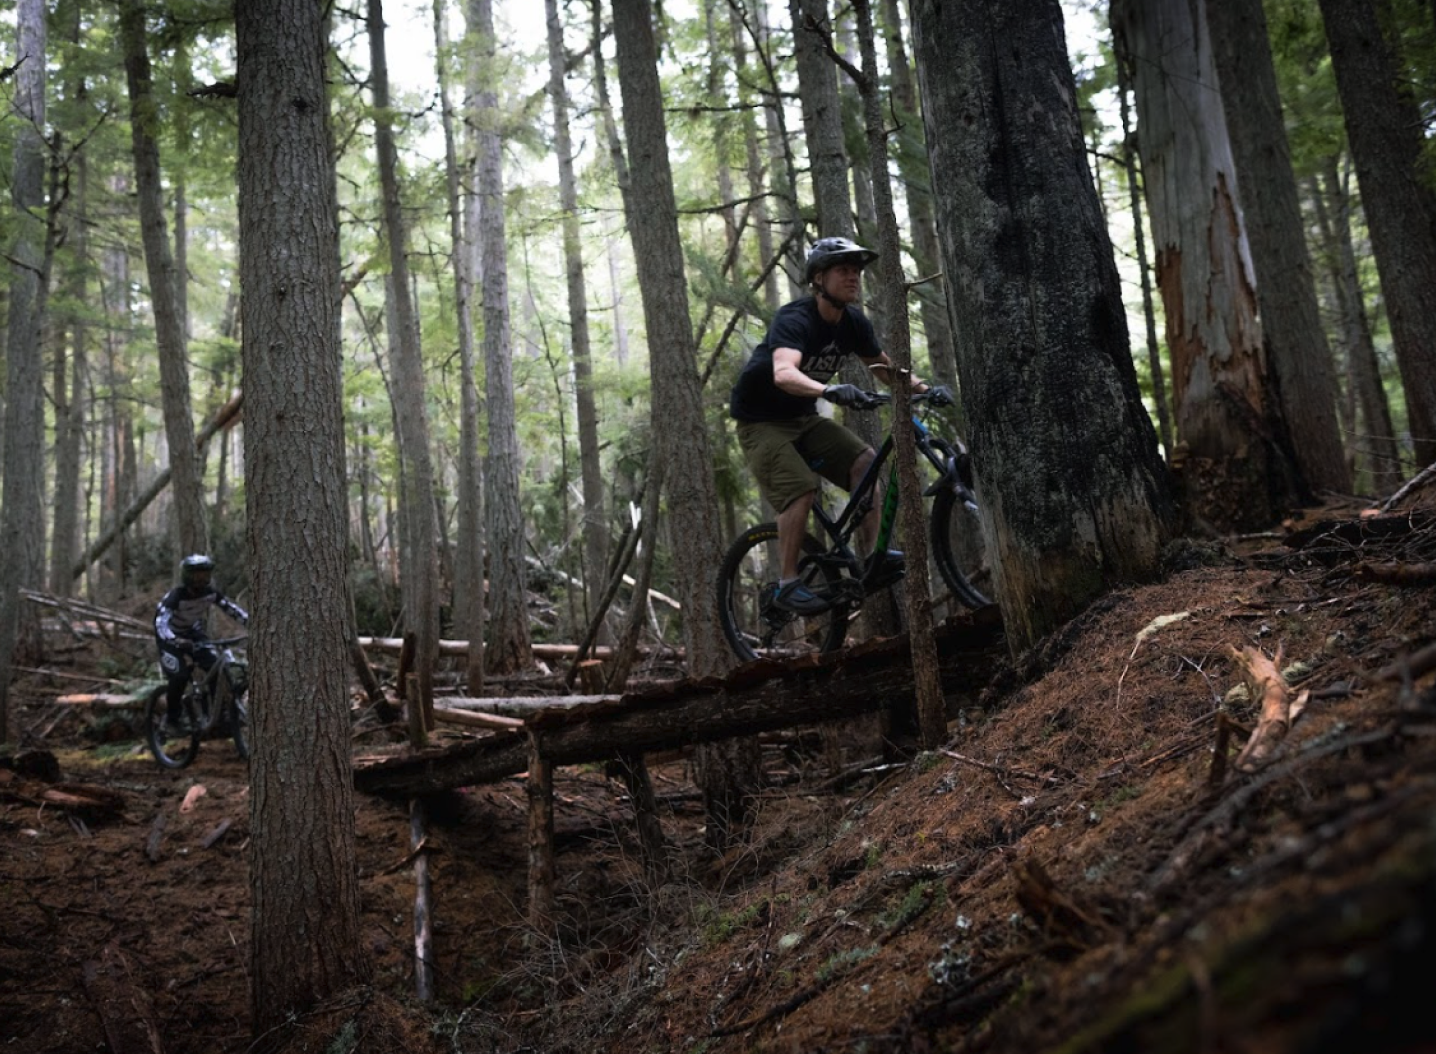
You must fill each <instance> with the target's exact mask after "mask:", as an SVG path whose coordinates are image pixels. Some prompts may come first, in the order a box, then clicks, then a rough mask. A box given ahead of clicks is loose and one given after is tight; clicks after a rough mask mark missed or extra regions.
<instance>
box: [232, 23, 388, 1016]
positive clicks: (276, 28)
mask: <svg viewBox="0 0 1436 1054" xmlns="http://www.w3.org/2000/svg"><path fill="white" fill-rule="evenodd" d="M235 15H236V19H235V21H236V36H237V53H238V77H237V86H238V92H239V143H240V150H239V220H240V223H239V226H240V281H241V284H242V286H243V289H244V300H243V305H242V311H243V324H242V327H241V328H242V332H243V342H244V343H243V355H244V387H245V400H246V402H247V403H248V408H247V412H246V415H245V428H244V441H245V468H246V471H247V488H246V489H247V501H248V517H247V525H248V539H247V543H248V560H249V574H250V580H251V582H252V583H253V595H254V610H253V620H252V623H251V631H250V638H251V650H250V653H251V655H253V657H254V658H253V667H252V681H251V688H250V700H251V712H250V717H251V720H252V722H253V724H254V730H255V736H254V754H253V757H252V758H251V760H250V764H249V778H250V788H251V795H250V829H251V832H252V843H251V846H250V854H249V869H250V891H251V896H252V903H253V911H252V913H251V923H250V926H251V948H250V958H251V964H250V978H251V991H250V1009H251V1027H252V1028H253V1032H254V1036H255V1037H256V1039H257V1038H258V1037H261V1036H267V1035H269V1033H270V1032H271V1031H272V1030H274V1029H276V1028H280V1027H282V1026H284V1025H285V1023H286V1022H288V1021H291V1020H293V1015H296V1014H302V1013H304V1012H305V1011H307V1010H309V1009H310V1008H311V1007H313V1006H314V1005H316V1004H317V1003H319V1002H321V1001H323V1000H325V999H329V998H332V997H334V996H335V995H337V994H339V993H340V992H343V991H346V990H348V989H351V988H354V987H357V986H360V985H362V984H363V983H364V982H365V981H366V980H367V979H368V977H369V970H370V967H369V963H368V961H367V958H366V956H365V952H364V949H363V945H362V942H361V939H360V938H361V930H360V925H359V881H358V871H357V869H356V866H355V859H354V857H355V840H354V786H353V781H352V779H351V778H350V773H349V693H348V684H349V667H348V654H347V651H346V644H345V628H346V621H347V620H346V619H345V617H344V615H343V612H344V605H345V603H346V594H345V585H344V584H345V571H346V552H347V524H348V503H347V496H346V495H347V489H348V488H347V484H346V481H345V471H344V424H343V415H342V400H343V376H342V372H341V344H340V337H339V308H340V303H339V298H340V292H339V288H340V287H339V209H338V204H337V200H336V193H335V181H334V146H333V142H332V140H331V137H330V134H329V99H328V95H327V91H326V86H325V57H326V47H325V45H326V40H327V34H326V26H325V23H324V15H323V8H322V7H320V6H319V5H316V4H312V3H307V2H304V0H246V2H245V3H243V4H239V5H237V7H236V10H235ZM296 611H315V612H321V613H323V614H322V615H321V616H320V617H317V618H313V619H310V620H307V623H306V625H305V627H304V632H303V633H296V632H294V624H293V623H294V613H295V612H296Z"/></svg>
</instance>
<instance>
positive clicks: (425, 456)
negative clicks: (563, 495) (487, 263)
mask: <svg viewBox="0 0 1436 1054" xmlns="http://www.w3.org/2000/svg"><path fill="white" fill-rule="evenodd" d="M368 20H369V56H370V70H371V73H370V80H371V86H372V90H373V93H374V147H375V152H376V154H377V155H378V161H379V184H380V187H381V188H382V190H383V197H384V208H383V214H384V235H385V238H386V240H387V242H388V250H389V273H390V279H391V281H390V283H389V284H390V295H391V297H392V299H391V303H392V305H393V325H392V327H391V330H392V332H391V333H390V337H391V342H392V346H393V349H394V351H393V357H394V364H393V371H394V378H393V388H394V415H395V419H396V421H397V423H398V429H397V430H398V441H399V442H398V446H399V479H400V486H401V487H402V493H403V496H402V498H401V501H400V505H401V512H400V515H401V516H402V517H403V521H404V547H403V549H401V553H402V552H404V551H407V552H408V554H409V559H408V561H405V562H403V563H402V564H401V566H400V582H401V585H402V589H403V593H404V608H405V613H406V615H407V617H408V624H409V626H410V627H411V629H412V631H413V633H414V634H415V635H416V653H415V657H414V672H415V673H416V674H417V675H418V678H419V692H420V699H421V701H422V703H423V710H424V723H425V725H426V726H427V725H432V717H433V715H432V709H433V705H434V665H435V663H436V662H437V661H438V658H439V556H438V551H437V543H436V541H435V535H436V524H435V522H434V471H433V466H432V461H431V457H430V453H429V416H428V411H427V410H426V409H425V405H424V404H425V398H424V389H425V382H424V361H423V353H422V351H421V349H420V343H419V318H418V315H417V313H416V312H415V310H414V298H413V292H412V287H411V285H410V283H409V255H408V249H409V235H408V226H407V224H406V222H405V219H404V211H403V206H402V202H401V200H400V193H399V157H398V151H397V149H396V148H395V145H394V128H393V116H392V114H391V113H390V111H389V64H388V59H387V56H386V53H385V41H384V31H385V26H384V6H383V3H382V0H369V7H368ZM411 727H416V726H415V725H414V723H413V715H411Z"/></svg>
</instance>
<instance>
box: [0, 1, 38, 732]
mask: <svg viewBox="0 0 1436 1054" xmlns="http://www.w3.org/2000/svg"><path fill="white" fill-rule="evenodd" d="M16 32H17V50H18V53H19V58H20V68H19V69H18V70H17V71H16V84H15V97H14V102H13V105H14V107H15V110H16V112H17V114H18V116H19V118H20V123H19V129H18V132H17V134H16V137H15V147H14V169H13V174H12V176H11V183H10V196H11V200H12V201H13V202H14V205H15V212H14V215H13V217H12V223H13V225H14V226H13V230H14V235H13V241H12V242H11V244H10V247H9V248H10V261H11V263H10V303H9V305H8V318H7V319H6V323H7V329H6V343H5V431H4V454H3V459H4V460H3V465H4V471H5V477H4V480H3V481H0V488H3V491H0V500H3V509H0V550H3V552H4V553H5V559H4V560H0V742H4V741H6V740H8V739H10V722H9V694H10V677H11V673H12V664H13V663H15V662H16V661H17V660H18V662H19V664H20V665H24V666H32V665H38V664H39V662H40V661H41V660H42V658H43V656H42V653H41V647H42V641H41V637H40V620H39V618H38V616H36V614H35V612H34V610H33V609H32V608H30V607H29V606H28V605H25V604H23V603H21V600H20V590H21V589H22V588H32V589H33V588H39V587H40V585H41V584H42V583H43V581H44V574H45V557H44V553H45V518H44V492H45V452H44V440H45V394H44V388H43V384H44V382H43V377H44V372H43V371H44V367H43V348H42V347H41V334H42V333H43V332H44V301H45V293H44V286H45V283H46V281H47V279H48V276H47V275H46V274H45V273H44V269H43V252H44V249H43V246H44V243H45V141H44V129H45V61H46V54H45V50H46V26H45V5H44V3H43V2H41V0H23V2H22V3H21V4H20V5H19V8H18V10H17V12H16Z"/></svg>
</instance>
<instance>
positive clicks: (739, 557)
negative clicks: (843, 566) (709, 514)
mask: <svg viewBox="0 0 1436 1054" xmlns="http://www.w3.org/2000/svg"><path fill="white" fill-rule="evenodd" d="M777 542H778V525H777V524H775V523H762V524H759V525H758V526H756V527H750V528H748V530H746V531H744V532H743V533H742V534H740V535H739V536H738V538H737V540H736V541H734V542H733V544H732V545H731V546H729V548H728V554H727V555H726V556H725V557H724V558H723V566H722V567H721V568H720V569H719V572H718V620H719V622H720V623H721V624H722V626H723V635H724V636H725V637H727V638H728V645H729V647H731V648H732V649H733V653H734V654H735V655H737V656H738V658H739V659H741V660H742V661H744V662H752V661H753V660H754V659H760V658H762V659H779V660H782V659H794V658H798V657H800V656H804V655H815V654H820V653H823V652H830V651H837V650H838V649H839V648H841V647H842V646H843V640H844V638H845V637H846V635H847V629H848V618H849V614H850V613H849V610H848V607H847V605H845V604H836V605H834V606H833V607H831V608H829V609H828V610H827V611H824V612H822V613H820V614H817V615H812V616H809V617H806V618H805V617H803V616H801V615H795V614H793V613H792V612H788V611H782V610H780V609H778V608H776V607H774V605H773V602H772V601H773V595H774V594H775V593H776V592H777V586H778V577H779V565H778V545H777ZM825 551H826V550H824V548H823V546H822V545H821V544H819V542H818V540H817V539H816V538H814V537H813V536H812V535H805V536H804V538H803V556H802V559H801V561H800V563H799V569H798V573H799V575H800V576H801V577H802V579H803V581H804V583H805V584H806V585H807V586H808V588H809V589H811V590H812V591H813V592H815V593H818V594H819V595H832V593H833V591H834V588H835V587H836V586H837V584H838V582H839V580H840V579H841V577H842V576H841V575H840V574H839V573H838V572H837V571H836V570H835V569H833V568H832V567H831V566H829V565H826V564H824V563H822V562H820V561H819V560H818V559H817V557H819V556H821V555H822V554H823V553H824V552H825Z"/></svg>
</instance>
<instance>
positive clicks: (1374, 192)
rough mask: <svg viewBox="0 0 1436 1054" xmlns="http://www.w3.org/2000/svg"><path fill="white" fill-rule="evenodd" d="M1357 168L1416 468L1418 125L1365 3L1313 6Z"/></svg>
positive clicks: (1427, 201) (1424, 422) (1429, 395)
mask: <svg viewBox="0 0 1436 1054" xmlns="http://www.w3.org/2000/svg"><path fill="white" fill-rule="evenodd" d="M1320 3H1321V15H1322V18H1323V19H1324V20H1325V22H1326V39H1327V41H1328V43H1329V44H1330V45H1331V65H1332V69H1333V70H1334V72H1335V73H1336V88H1337V92H1338V94H1339V95H1340V96H1341V108H1342V110H1343V111H1344V112H1345V116H1346V137H1347V139H1348V140H1349V141H1350V143H1351V155H1352V157H1353V158H1354V159H1355V161H1356V179H1357V182H1358V183H1359V184H1360V185H1361V207H1362V210H1363V211H1364V212H1365V213H1366V224H1367V227H1368V228H1369V229H1370V231H1371V248H1372V252H1373V254H1374V255H1375V257H1376V270H1377V273H1378V274H1379V275H1380V276H1381V293H1382V297H1383V298H1384V300H1385V302H1386V305H1385V306H1386V314H1387V317H1388V318H1389V319H1390V320H1391V340H1392V343H1393V344H1394V345H1395V347H1396V362H1397V364H1398V365H1399V366H1400V367H1401V386H1402V388H1403V389H1404V390H1405V394H1406V416H1407V427H1408V428H1409V429H1410V431H1411V440H1412V445H1413V447H1414V448H1415V452H1416V464H1417V467H1424V466H1426V465H1429V464H1431V463H1432V462H1433V461H1436V191H1433V190H1432V188H1431V186H1430V185H1429V184H1428V183H1426V182H1425V180H1424V178H1423V169H1422V163H1421V155H1422V150H1423V144H1422V139H1421V128H1422V123H1421V118H1420V114H1419V113H1418V111H1417V108H1416V106H1415V105H1414V104H1413V101H1412V99H1411V96H1410V94H1409V93H1408V92H1406V91H1403V90H1402V88H1401V85H1400V81H1399V79H1398V77H1399V74H1398V70H1397V66H1396V61H1395V55H1394V54H1393V51H1392V48H1391V46H1390V45H1389V44H1388V43H1387V41H1386V40H1385V38H1383V37H1382V35H1381V27H1380V25H1379V24H1378V23H1377V18H1376V12H1375V9H1374V7H1373V5H1372V4H1371V2H1370V0H1320Z"/></svg>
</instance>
